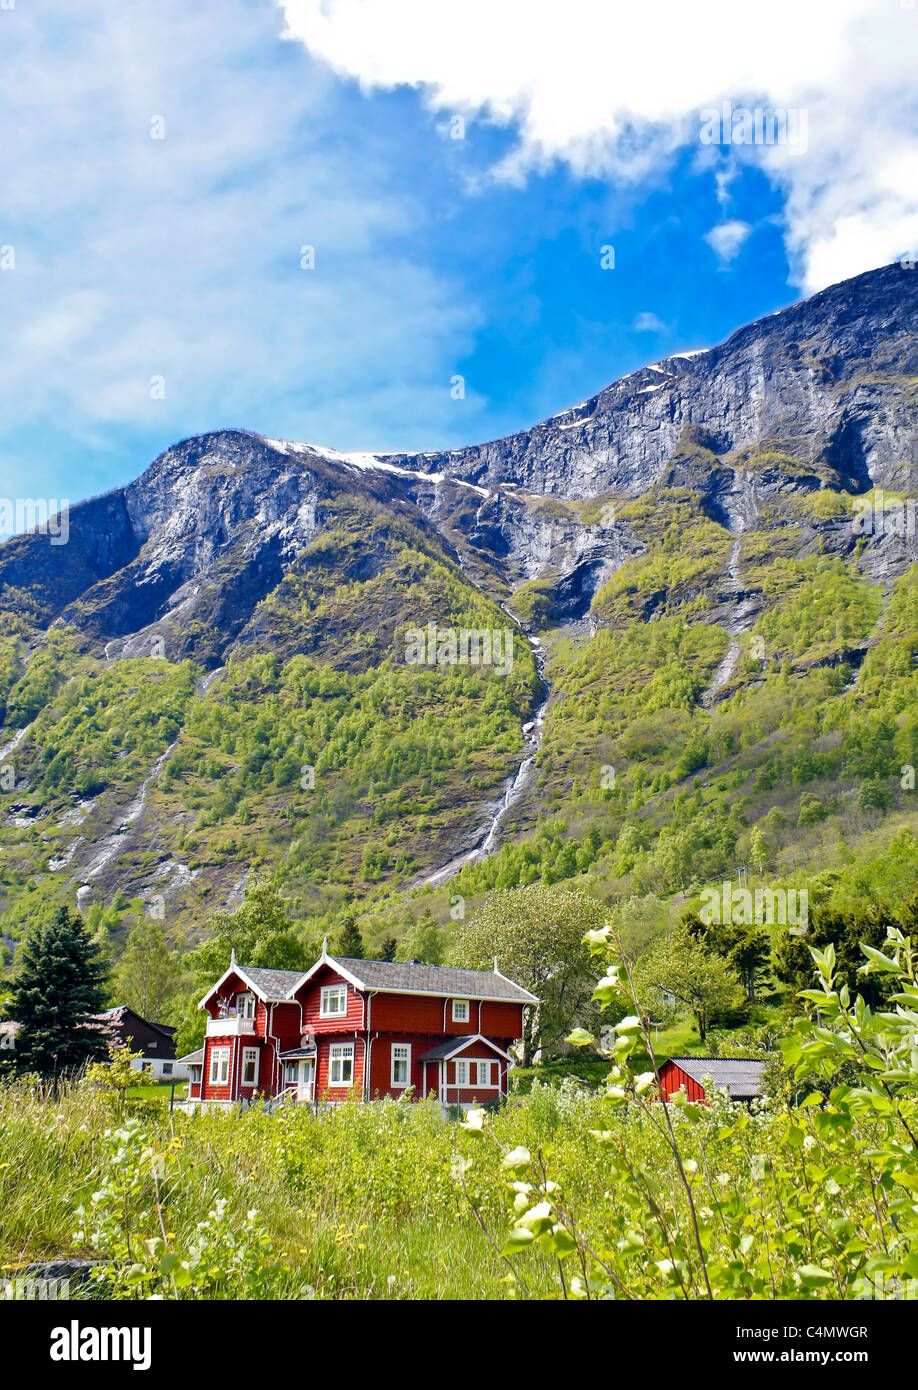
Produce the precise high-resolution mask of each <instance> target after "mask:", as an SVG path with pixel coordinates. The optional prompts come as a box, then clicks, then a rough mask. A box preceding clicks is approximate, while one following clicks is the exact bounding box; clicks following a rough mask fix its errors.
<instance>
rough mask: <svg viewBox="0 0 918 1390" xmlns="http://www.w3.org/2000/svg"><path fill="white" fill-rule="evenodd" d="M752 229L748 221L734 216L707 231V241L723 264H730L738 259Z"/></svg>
mask: <svg viewBox="0 0 918 1390" xmlns="http://www.w3.org/2000/svg"><path fill="white" fill-rule="evenodd" d="M751 231H752V228H751V227H750V225H749V223H748V222H741V221H740V220H739V219H738V218H732V219H731V220H730V221H729V222H718V223H717V226H716V227H712V228H711V230H710V231H709V232H707V233H706V235H705V241H706V242H707V243H708V245H709V246H710V247H711V250H712V251H713V252H714V254H715V256H716V257H717V259H718V260H719V261H720V263H721V265H722V266H728V265H729V264H730V263H731V261H734V260H736V257H737V256H738V255H739V252H740V249H741V247H742V246H743V244H744V242H745V241H746V239H747V237H748V236H749V233H750V232H751Z"/></svg>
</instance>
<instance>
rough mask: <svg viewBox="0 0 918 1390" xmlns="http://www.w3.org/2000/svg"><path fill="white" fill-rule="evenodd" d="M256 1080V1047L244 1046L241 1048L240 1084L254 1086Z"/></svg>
mask: <svg viewBox="0 0 918 1390" xmlns="http://www.w3.org/2000/svg"><path fill="white" fill-rule="evenodd" d="M257 1081H258V1048H257V1047H244V1048H243V1049H242V1084H243V1086H254V1085H255V1084H256V1082H257Z"/></svg>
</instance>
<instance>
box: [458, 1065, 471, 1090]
mask: <svg viewBox="0 0 918 1390" xmlns="http://www.w3.org/2000/svg"><path fill="white" fill-rule="evenodd" d="M468 1084H469V1064H468V1062H457V1063H456V1085H457V1086H467V1085H468Z"/></svg>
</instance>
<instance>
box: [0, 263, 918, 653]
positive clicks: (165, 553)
mask: <svg viewBox="0 0 918 1390" xmlns="http://www.w3.org/2000/svg"><path fill="white" fill-rule="evenodd" d="M916 397H918V272H915V271H910V270H905V269H902V268H901V267H899V266H891V267H887V268H885V269H883V270H879V271H875V272H871V273H869V274H866V275H861V276H859V277H857V278H856V279H854V280H850V281H847V282H845V283H844V284H842V285H836V286H834V287H832V288H831V289H829V290H826V291H825V292H824V293H822V294H819V295H817V296H815V297H814V298H813V299H810V300H808V301H806V302H804V303H802V304H798V305H795V306H793V307H792V308H790V309H787V310H784V311H782V312H780V313H777V314H773V315H771V316H770V317H768V318H765V319H762V320H760V321H758V322H757V323H753V324H750V325H749V326H748V327H746V328H743V329H741V330H740V331H739V332H737V333H735V334H733V336H732V337H731V338H729V339H728V340H727V341H726V342H725V343H723V344H722V345H721V346H719V347H715V348H711V349H709V350H707V351H701V352H697V353H695V354H693V355H689V356H677V357H671V358H667V359H665V360H664V361H661V362H659V363H656V364H655V365H653V366H649V367H645V368H642V369H641V370H640V371H638V372H634V373H632V374H631V375H630V376H628V377H626V378H624V379H623V380H621V381H617V382H615V383H613V384H612V385H611V386H609V387H607V388H606V390H604V391H601V392H600V393H599V394H598V395H597V396H594V397H593V398H592V399H590V400H588V401H585V402H583V404H581V405H578V406H575V407H573V408H571V409H570V410H566V411H562V412H561V413H560V414H558V415H556V416H553V417H552V418H551V419H550V420H546V421H543V422H542V423H540V424H538V425H536V426H534V427H533V428H532V429H530V430H525V431H522V432H520V433H519V434H515V435H511V436H509V437H508V438H506V439H499V440H495V441H493V442H491V443H488V444H482V445H475V446H472V447H470V448H467V449H460V450H455V451H452V452H449V453H433V454H423V455H417V454H415V455H378V456H376V455H361V456H356V455H355V456H348V455H340V454H336V453H335V452H334V451H332V450H323V449H321V448H318V447H313V446H310V445H288V444H283V443H281V442H279V441H275V442H270V441H266V440H264V439H262V438H260V437H258V436H255V435H250V434H246V433H244V432H239V431H223V432H218V433H215V434H210V435H204V436H201V437H200V438H195V439H190V440H185V441H183V442H182V443H180V444H176V445H175V446H173V447H172V448H170V449H168V450H166V452H165V453H164V454H163V455H161V457H160V458H158V459H157V460H156V461H155V462H154V463H152V464H151V465H150V467H149V468H148V469H147V470H146V472H144V473H143V474H142V475H141V476H140V477H139V478H138V479H137V481H136V482H134V483H132V484H131V485H130V486H128V487H126V488H124V489H120V490H118V491H116V492H113V493H111V494H109V495H107V496H105V497H102V498H97V499H95V500H93V501H91V502H87V503H83V504H81V505H79V506H77V507H74V508H73V509H72V512H71V517H70V541H69V544H67V545H65V546H51V545H50V541H49V538H48V537H42V536H40V535H33V536H25V537H18V538H16V539H14V540H13V541H10V542H8V543H7V544H6V545H5V546H4V547H3V548H2V550H0V601H3V600H2V595H3V593H4V592H6V593H7V594H8V598H7V600H6V601H7V602H11V603H12V604H13V606H15V605H16V602H17V598H19V599H21V597H22V595H23V594H25V595H28V596H29V597H30V598H31V600H32V601H33V602H34V603H35V604H36V605H37V608H38V611H39V613H40V615H41V618H42V620H43V622H44V623H47V622H49V621H53V620H55V619H58V620H61V621H63V622H65V623H68V624H73V625H74V626H75V627H77V628H78V629H80V630H81V631H82V632H84V633H85V634H86V637H87V639H88V640H89V641H90V642H91V643H94V644H102V645H103V646H104V645H105V644H110V651H118V652H120V653H121V654H126V655H141V654H143V653H144V652H148V651H149V650H150V648H151V644H152V643H153V642H154V641H155V639H156V638H157V637H159V638H160V639H161V640H162V641H163V642H165V644H166V647H167V649H168V650H169V651H171V652H174V653H177V654H180V655H192V656H194V657H195V658H196V659H198V660H201V661H203V662H204V663H205V664H206V665H210V666H213V665H216V664H219V663H220V662H221V661H222V660H223V659H224V657H225V655H226V652H227V651H228V650H229V649H231V647H232V645H233V643H234V642H235V641H236V640H237V639H238V638H239V636H240V634H242V633H243V632H244V630H245V629H246V627H247V625H248V624H249V623H251V621H252V619H253V616H254V614H255V610H256V608H257V606H258V605H259V603H260V602H261V601H262V600H263V599H264V598H265V597H266V596H267V595H268V594H269V593H271V592H272V590H273V589H274V588H275V587H276V586H277V585H278V584H279V583H280V581H281V580H282V578H283V576H284V575H285V574H286V573H287V572H288V571H289V569H290V568H291V566H294V565H295V564H296V562H297V558H298V556H300V555H301V554H302V552H303V550H304V548H305V547H306V546H308V544H309V543H310V542H311V541H313V540H314V539H315V537H316V536H317V535H319V534H321V533H322V531H323V529H324V528H325V527H326V526H327V525H328V522H329V517H330V516H331V515H332V513H333V511H334V506H335V504H336V503H338V502H340V501H341V500H342V499H343V498H346V497H353V496H360V497H363V498H364V499H366V501H367V502H368V503H372V504H375V505H377V506H380V507H382V508H384V509H385V508H388V509H390V510H391V511H392V512H393V514H397V515H400V516H403V517H405V518H406V519H408V520H410V521H411V522H412V524H414V525H415V526H416V527H417V528H418V530H419V532H420V533H422V534H427V535H429V534H431V533H436V534H438V535H439V536H440V538H441V540H442V542H443V543H444V544H445V546H446V547H447V549H448V550H449V551H450V552H451V553H453V554H455V555H456V556H457V557H459V558H461V559H462V560H463V562H464V563H465V564H466V566H467V571H468V573H469V574H470V575H472V576H473V577H475V578H476V579H477V580H478V581H479V582H481V583H484V584H485V585H486V587H489V588H490V589H491V591H492V592H494V593H495V594H498V595H500V596H502V597H504V598H506V597H507V596H508V595H509V594H510V593H512V591H513V590H514V589H515V588H516V587H517V586H518V585H519V584H520V583H523V582H525V581H530V582H531V581H539V580H544V581H545V582H546V584H548V585H549V586H550V587H551V589H552V601H553V603H554V606H555V611H556V612H557V614H558V615H559V616H562V617H563V616H573V617H576V616H579V615H581V614H582V613H583V612H584V611H585V609H586V608H587V607H588V606H589V602H590V599H591V598H592V595H593V594H594V593H595V591H596V590H597V588H598V587H599V586H600V585H601V584H602V583H603V582H604V580H606V579H607V578H608V577H609V575H610V574H611V573H612V572H614V570H615V569H616V568H617V567H618V566H620V565H621V564H622V562H623V561H624V560H625V559H627V558H628V557H629V556H632V555H634V554H636V553H638V552H639V551H640V550H641V549H642V546H641V543H640V541H639V540H638V539H637V538H636V537H635V535H634V534H633V532H632V531H631V530H630V528H629V527H628V526H627V525H626V524H617V523H615V522H612V523H609V522H608V521H607V522H606V523H605V524H597V521H596V518H595V516H594V517H593V518H592V520H591V519H589V518H585V516H584V514H583V511H582V509H580V510H578V509H577V508H575V507H571V506H570V503H572V502H578V501H581V502H582V501H584V500H587V499H597V498H600V499H602V498H609V499H615V498H617V499H619V501H621V500H622V499H626V498H628V497H633V496H638V495H641V494H644V493H646V492H648V491H649V490H650V489H652V488H654V487H667V488H680V487H681V488H687V489H689V490H690V491H692V492H693V493H695V494H697V495H698V497H699V499H700V501H701V505H702V507H703V509H704V511H705V512H706V513H707V514H708V515H709V516H710V517H711V518H712V519H713V520H715V521H717V522H719V523H720V524H722V525H723V526H725V527H726V528H727V529H730V530H743V529H746V528H748V527H749V526H750V525H753V524H754V523H755V520H756V517H757V516H758V515H759V513H760V512H761V510H762V506H763V504H767V502H768V499H769V498H771V497H773V496H775V495H781V494H787V493H793V492H811V491H814V490H816V489H818V488H826V487H828V488H833V489H836V490H843V491H847V492H852V493H860V492H863V491H865V490H867V489H869V488H871V487H874V486H879V487H882V488H884V489H888V490H896V491H898V492H904V493H911V492H912V491H913V490H914V487H915V483H916V476H918V465H916V447H915V445H916V429H918V426H916V410H915V405H916ZM542 499H549V500H550V501H554V500H555V499H558V500H559V501H560V500H563V501H564V502H565V503H566V504H568V505H567V506H566V507H564V506H556V507H554V508H553V507H551V506H546V505H544V504H543V503H542ZM892 552H895V547H894V546H893V547H892ZM898 558H899V559H901V557H898ZM873 559H874V562H876V556H874V557H873ZM889 560H890V563H891V564H892V566H893V567H895V565H896V563H897V553H891V554H890V556H889ZM881 569H882V566H881ZM10 590H15V591H16V593H15V594H9V591H10Z"/></svg>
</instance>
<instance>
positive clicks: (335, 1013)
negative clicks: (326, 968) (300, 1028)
mask: <svg viewBox="0 0 918 1390" xmlns="http://www.w3.org/2000/svg"><path fill="white" fill-rule="evenodd" d="M346 1013H347V985H323V986H322V993H321V996H320V1000H319V1017H320V1018H341V1017H343V1015H344V1014H346Z"/></svg>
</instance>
